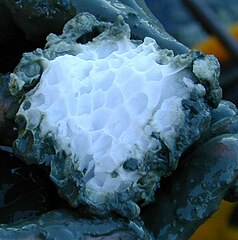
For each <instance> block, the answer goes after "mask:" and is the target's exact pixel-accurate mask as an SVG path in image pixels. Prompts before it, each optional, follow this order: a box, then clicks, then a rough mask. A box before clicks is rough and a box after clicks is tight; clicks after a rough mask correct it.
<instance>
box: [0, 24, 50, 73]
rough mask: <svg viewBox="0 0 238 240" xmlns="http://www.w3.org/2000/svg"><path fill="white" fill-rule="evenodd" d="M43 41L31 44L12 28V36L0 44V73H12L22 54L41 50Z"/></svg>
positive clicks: (18, 31)
mask: <svg viewBox="0 0 238 240" xmlns="http://www.w3.org/2000/svg"><path fill="white" fill-rule="evenodd" d="M45 43H46V42H45V40H42V39H41V40H39V41H38V42H31V41H29V40H27V39H26V38H25V34H24V33H23V32H22V31H20V30H19V29H18V28H17V27H16V26H14V35H13V36H12V37H11V38H10V39H8V40H7V41H6V42H5V43H4V44H0V56H1V58H0V72H1V73H7V72H13V70H14V68H15V67H16V65H17V64H18V63H19V61H20V59H21V58H22V54H23V53H24V52H32V51H34V50H35V49H36V48H43V47H44V45H45Z"/></svg>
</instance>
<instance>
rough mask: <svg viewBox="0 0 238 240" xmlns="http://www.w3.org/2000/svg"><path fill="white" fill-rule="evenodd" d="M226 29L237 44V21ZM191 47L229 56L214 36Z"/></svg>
mask: <svg viewBox="0 0 238 240" xmlns="http://www.w3.org/2000/svg"><path fill="white" fill-rule="evenodd" d="M228 31H229V33H230V34H231V35H232V36H233V37H234V38H235V39H236V40H237V44H238V23H236V24H234V25H233V26H231V27H230V28H229V30H228ZM193 48H195V49H197V50H200V51H202V52H204V53H205V54H214V55H215V56H216V57H217V58H218V59H219V60H220V61H221V62H227V61H228V60H229V58H230V55H229V53H228V51H227V50H226V49H225V48H224V47H223V45H222V43H221V42H220V41H219V40H218V38H216V37H209V38H207V39H206V40H204V41H202V42H200V43H198V44H197V45H195V46H193ZM237 240H238V237H237Z"/></svg>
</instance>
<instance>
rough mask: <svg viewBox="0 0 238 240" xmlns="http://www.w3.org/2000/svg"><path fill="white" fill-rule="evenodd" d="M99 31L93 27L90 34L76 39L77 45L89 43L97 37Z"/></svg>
mask: <svg viewBox="0 0 238 240" xmlns="http://www.w3.org/2000/svg"><path fill="white" fill-rule="evenodd" d="M100 34H101V31H100V30H99V29H98V28H97V27H93V29H92V31H91V32H87V33H85V34H83V35H81V36H80V37H79V38H77V39H76V42H77V43H81V44H86V43H88V42H91V41H92V40H93V39H94V38H95V37H97V36H99V35H100Z"/></svg>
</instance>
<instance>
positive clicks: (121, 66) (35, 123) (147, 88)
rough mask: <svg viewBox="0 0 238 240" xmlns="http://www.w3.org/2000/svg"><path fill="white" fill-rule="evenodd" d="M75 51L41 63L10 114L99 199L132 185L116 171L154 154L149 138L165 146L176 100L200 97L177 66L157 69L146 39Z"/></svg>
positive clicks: (174, 122)
mask: <svg viewBox="0 0 238 240" xmlns="http://www.w3.org/2000/svg"><path fill="white" fill-rule="evenodd" d="M79 48H80V53H79V54H78V55H77V56H72V55H64V56H60V57H57V58H55V59H54V60H52V61H50V62H49V66H48V68H47V69H46V70H45V71H44V73H43V75H42V77H41V80H40V82H39V84H38V85H37V86H36V87H35V88H34V89H33V90H32V91H30V92H29V93H28V94H27V96H26V99H25V101H24V102H23V104H22V105H21V108H20V110H19V112H18V114H19V115H20V114H24V115H25V117H26V118H27V119H28V121H27V124H28V125H27V129H34V128H36V127H39V128H40V134H41V135H42V136H43V135H45V134H47V133H48V132H51V133H52V134H53V135H54V138H55V140H56V142H57V147H58V150H64V151H65V153H66V154H67V156H68V157H69V158H70V159H71V161H72V162H73V164H74V168H75V169H76V170H78V171H80V172H82V173H84V176H83V180H84V181H85V184H86V185H85V186H86V191H87V190H88V191H95V193H96V195H98V196H103V195H104V194H105V193H112V192H114V191H120V190H123V189H125V188H126V187H128V186H130V185H133V184H134V183H136V182H137V181H138V180H139V179H140V177H141V176H140V173H139V172H138V171H136V170H135V171H127V170H125V169H124V167H123V163H124V162H125V161H126V160H127V159H137V161H138V163H139V162H140V160H142V159H143V157H144V155H145V153H146V152H147V151H149V150H152V151H153V150H156V149H160V147H161V142H160V141H159V140H158V139H156V138H154V137H152V133H154V132H156V133H160V137H161V139H163V140H164V141H167V142H170V144H173V141H174V138H173V137H174V135H175V128H176V127H177V126H179V125H180V123H181V122H183V120H184V113H183V109H182V104H181V101H182V99H188V98H189V97H190V93H191V91H192V90H193V89H194V88H196V89H200V92H204V93H205V89H204V87H203V86H202V85H200V84H195V83H194V82H193V81H192V79H191V76H190V74H189V71H188V70H185V66H183V67H181V66H180V67H175V66H172V65H171V64H170V63H167V64H160V62H161V59H160V58H161V56H160V51H161V50H159V49H158V46H157V44H156V43H155V41H154V40H153V39H151V38H145V40H144V42H143V43H142V44H140V45H135V44H133V43H132V42H131V41H130V40H129V39H127V38H124V39H122V40H120V41H113V40H112V41H107V42H105V44H103V43H101V44H100V45H97V44H96V43H94V42H91V43H88V44H84V45H83V44H79ZM28 101H29V102H30V106H28V107H26V105H27V104H26V102H28Z"/></svg>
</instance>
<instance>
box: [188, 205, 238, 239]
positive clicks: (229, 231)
mask: <svg viewBox="0 0 238 240" xmlns="http://www.w3.org/2000/svg"><path fill="white" fill-rule="evenodd" d="M237 207H238V203H229V202H226V201H222V203H221V205H220V208H219V210H218V211H217V212H216V213H214V214H213V215H212V217H211V218H210V219H209V220H207V221H206V222H205V223H204V224H203V225H202V226H200V227H199V228H198V230H197V231H196V232H195V234H194V235H193V236H192V237H191V238H190V239H189V240H238V225H237V226H232V225H231V224H230V219H231V215H232V213H233V211H234V210H235V208H237ZM237 218H238V215H237ZM237 222H238V220H237Z"/></svg>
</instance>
